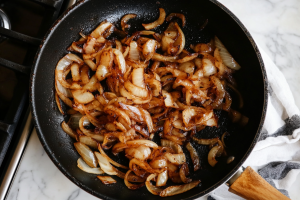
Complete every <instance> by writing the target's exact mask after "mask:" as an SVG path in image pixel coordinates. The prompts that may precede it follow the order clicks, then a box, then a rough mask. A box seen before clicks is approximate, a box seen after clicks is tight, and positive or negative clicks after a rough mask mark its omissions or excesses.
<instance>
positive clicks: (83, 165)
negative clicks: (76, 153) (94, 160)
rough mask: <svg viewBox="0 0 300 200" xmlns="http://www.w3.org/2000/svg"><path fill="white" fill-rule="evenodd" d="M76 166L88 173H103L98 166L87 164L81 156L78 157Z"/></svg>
mask: <svg viewBox="0 0 300 200" xmlns="http://www.w3.org/2000/svg"><path fill="white" fill-rule="evenodd" d="M77 167H78V168H79V169H81V170H82V171H84V172H87V173H90V174H103V173H104V171H102V170H101V168H100V167H97V168H92V167H90V166H88V165H87V164H86V163H85V162H84V160H83V159H82V158H78V160H77Z"/></svg>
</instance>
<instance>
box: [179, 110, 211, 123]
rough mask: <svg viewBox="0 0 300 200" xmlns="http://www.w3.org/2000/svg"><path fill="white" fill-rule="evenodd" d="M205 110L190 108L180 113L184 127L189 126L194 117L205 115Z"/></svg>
mask: <svg viewBox="0 0 300 200" xmlns="http://www.w3.org/2000/svg"><path fill="white" fill-rule="evenodd" d="M205 111H206V110H204V109H203V108H200V107H190V108H187V109H185V110H183V111H182V119H183V123H184V124H185V126H189V125H190V124H189V123H190V120H191V119H192V118H193V117H195V116H196V115H199V114H203V113H205Z"/></svg>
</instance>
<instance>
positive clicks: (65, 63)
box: [56, 56, 72, 70]
mask: <svg viewBox="0 0 300 200" xmlns="http://www.w3.org/2000/svg"><path fill="white" fill-rule="evenodd" d="M71 63H72V61H71V60H69V59H68V58H67V57H66V56H65V57H63V58H62V59H60V60H59V61H58V63H57V65H56V70H65V69H66V68H67V67H68V66H69V65H70V64H71Z"/></svg>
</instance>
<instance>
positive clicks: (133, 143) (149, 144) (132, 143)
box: [127, 139, 158, 149]
mask: <svg viewBox="0 0 300 200" xmlns="http://www.w3.org/2000/svg"><path fill="white" fill-rule="evenodd" d="M127 145H128V146H132V147H138V146H140V145H144V146H146V147H150V148H154V149H156V148H158V145H157V144H156V143H155V142H152V141H150V140H142V139H138V140H132V141H128V142H127Z"/></svg>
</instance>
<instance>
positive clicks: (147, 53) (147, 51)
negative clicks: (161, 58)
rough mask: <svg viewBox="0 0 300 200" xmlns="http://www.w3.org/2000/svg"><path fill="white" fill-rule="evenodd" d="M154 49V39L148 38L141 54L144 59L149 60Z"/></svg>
mask: <svg viewBox="0 0 300 200" xmlns="http://www.w3.org/2000/svg"><path fill="white" fill-rule="evenodd" d="M155 50H156V41H155V40H152V39H150V40H148V41H147V42H146V43H145V44H144V45H143V55H144V57H145V60H146V61H148V60H150V59H151V58H152V57H153V55H154V53H155Z"/></svg>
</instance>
